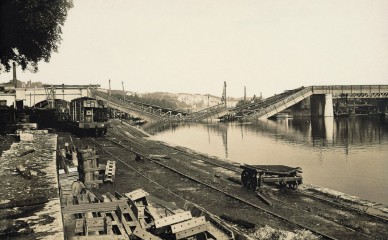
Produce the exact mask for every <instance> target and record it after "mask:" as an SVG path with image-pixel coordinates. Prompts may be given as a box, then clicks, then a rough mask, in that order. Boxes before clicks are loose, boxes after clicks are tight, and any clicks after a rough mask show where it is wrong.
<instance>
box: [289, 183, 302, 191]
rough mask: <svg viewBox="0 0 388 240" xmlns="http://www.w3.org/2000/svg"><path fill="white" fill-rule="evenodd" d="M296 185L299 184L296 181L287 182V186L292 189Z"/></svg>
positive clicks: (296, 187)
mask: <svg viewBox="0 0 388 240" xmlns="http://www.w3.org/2000/svg"><path fill="white" fill-rule="evenodd" d="M298 186H299V184H298V182H297V181H295V182H291V183H289V184H288V187H289V188H290V189H292V190H296V189H298Z"/></svg>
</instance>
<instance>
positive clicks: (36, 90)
mask: <svg viewBox="0 0 388 240" xmlns="http://www.w3.org/2000/svg"><path fill="white" fill-rule="evenodd" d="M99 87H100V85H90V84H89V85H67V84H66V85H65V84H61V85H43V87H21V88H14V89H13V90H12V91H9V92H4V93H0V99H2V100H6V104H7V105H8V106H12V105H14V103H15V102H16V101H23V104H24V106H27V107H33V106H35V105H39V104H53V103H54V101H55V100H64V101H67V102H70V101H71V100H73V99H75V98H80V97H86V96H90V95H91V92H92V90H93V89H97V88H99Z"/></svg>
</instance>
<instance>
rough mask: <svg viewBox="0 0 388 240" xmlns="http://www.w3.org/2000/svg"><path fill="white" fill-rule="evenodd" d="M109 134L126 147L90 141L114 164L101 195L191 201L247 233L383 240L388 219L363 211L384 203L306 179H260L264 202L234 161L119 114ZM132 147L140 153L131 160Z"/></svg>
mask: <svg viewBox="0 0 388 240" xmlns="http://www.w3.org/2000/svg"><path fill="white" fill-rule="evenodd" d="M106 138H108V139H111V140H113V141H116V142H120V143H121V144H122V145H124V146H126V147H127V149H125V148H123V147H120V146H118V145H116V144H114V143H112V142H110V141H108V140H107V139H105V138H97V139H95V141H96V142H97V143H98V144H100V145H101V146H103V147H104V149H106V151H109V152H110V153H111V154H112V155H110V154H108V153H107V152H105V151H104V150H102V149H100V148H98V147H97V146H95V147H96V149H97V151H98V153H99V155H100V162H101V163H105V162H106V161H107V160H108V159H111V160H116V162H117V163H116V164H117V165H116V179H115V182H114V183H111V184H102V185H100V188H99V189H94V190H93V191H95V192H97V193H99V194H105V193H107V192H110V193H114V192H115V191H117V192H119V193H126V192H130V191H133V190H135V189H138V188H142V189H143V190H145V191H147V192H149V193H150V194H151V195H153V196H155V197H158V198H161V199H162V200H165V201H167V202H173V203H174V204H176V205H178V206H179V207H183V206H184V205H185V203H187V202H192V203H195V204H198V205H200V206H201V207H203V208H205V209H206V210H208V211H209V212H211V213H213V214H215V215H217V216H220V217H221V218H222V217H225V215H227V216H232V217H233V218H235V219H239V220H242V221H246V222H248V223H251V224H253V225H254V227H253V228H249V229H248V228H246V227H244V224H241V222H240V223H239V224H238V223H235V222H228V221H227V223H229V224H230V226H232V227H234V228H235V229H237V230H238V231H239V232H241V233H243V234H245V235H246V236H250V237H252V239H317V238H319V237H320V238H321V239H325V238H328V239H388V229H387V227H386V226H387V221H385V220H383V219H381V218H377V217H373V216H371V215H369V214H367V211H368V212H370V210H371V209H373V210H374V214H379V215H380V216H382V217H385V218H388V214H387V213H384V212H383V211H381V210H379V209H383V206H381V205H379V204H376V203H369V202H363V201H358V200H357V198H355V200H349V198H345V197H342V195H340V196H338V195H331V194H330V191H326V192H323V191H322V190H321V189H319V188H316V187H313V186H310V185H308V184H305V185H302V186H301V187H300V188H299V189H298V190H296V191H295V190H289V189H281V188H279V187H278V186H276V185H265V186H263V187H261V188H260V189H259V190H258V192H259V193H260V194H261V195H262V196H264V197H265V198H266V199H267V200H268V201H269V202H271V203H272V206H269V205H268V204H266V203H265V202H264V201H262V200H261V199H260V198H258V197H257V194H256V193H255V192H254V191H252V190H248V189H245V188H243V187H242V186H241V184H239V183H238V179H239V178H240V173H241V170H242V169H240V168H239V166H238V165H237V164H235V163H232V162H225V161H223V160H220V159H217V158H214V157H209V156H206V155H203V154H200V153H197V152H194V151H192V150H190V149H184V148H181V147H172V146H167V145H166V144H165V143H162V142H158V141H153V140H150V139H149V137H147V134H145V133H144V132H142V131H140V130H139V129H138V128H137V127H133V126H130V125H129V124H127V123H120V122H119V121H116V120H113V121H112V128H110V129H109V130H108V134H107V136H106ZM65 142H68V143H70V144H74V145H75V146H77V147H80V148H82V147H86V146H94V144H93V142H92V141H91V140H90V139H88V138H77V137H75V136H73V135H71V134H69V133H61V132H60V133H59V137H58V146H59V147H63V146H64V144H65ZM128 149H130V150H131V151H130V150H128ZM134 152H137V153H139V154H140V155H141V156H143V159H142V160H139V159H137V160H136V155H135V154H134ZM150 155H151V156H150ZM152 155H165V156H167V157H166V158H163V157H162V158H160V157H159V158H154V157H152ZM118 159H119V160H120V161H118ZM173 170H177V171H179V172H180V174H178V173H176V172H174V171H173ZM236 179H237V181H231V180H236ZM213 188H214V189H218V190H219V191H216V190H214V189H213ZM343 196H345V195H343ZM282 218H284V219H282ZM306 228H308V229H310V230H311V231H313V232H315V233H314V234H312V232H311V231H306V230H305V229H306Z"/></svg>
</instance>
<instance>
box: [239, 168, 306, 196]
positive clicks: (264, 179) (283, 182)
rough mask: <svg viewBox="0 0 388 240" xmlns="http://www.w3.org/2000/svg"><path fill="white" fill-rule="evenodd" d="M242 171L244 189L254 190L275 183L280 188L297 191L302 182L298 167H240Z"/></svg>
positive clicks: (300, 170)
mask: <svg viewBox="0 0 388 240" xmlns="http://www.w3.org/2000/svg"><path fill="white" fill-rule="evenodd" d="M240 168H242V169H244V170H243V171H242V173H241V182H242V185H243V186H244V187H246V188H250V189H252V190H254V191H255V190H256V189H257V188H258V187H260V186H261V185H263V183H277V184H279V185H280V187H282V188H284V187H288V188H290V189H293V190H295V189H297V188H298V186H299V185H300V184H302V182H303V178H302V176H301V173H302V169H301V168H300V167H296V168H293V167H289V166H284V165H241V166H240Z"/></svg>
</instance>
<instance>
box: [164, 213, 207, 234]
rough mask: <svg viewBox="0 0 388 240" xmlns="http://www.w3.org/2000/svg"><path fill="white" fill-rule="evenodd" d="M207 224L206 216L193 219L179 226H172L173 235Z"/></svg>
mask: <svg viewBox="0 0 388 240" xmlns="http://www.w3.org/2000/svg"><path fill="white" fill-rule="evenodd" d="M205 223H206V219H205V216H202V217H199V218H192V219H190V220H188V221H185V222H180V223H178V224H174V225H172V226H171V231H172V233H177V232H181V231H184V230H187V229H190V228H193V227H197V226H199V225H203V224H205Z"/></svg>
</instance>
